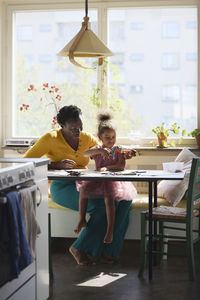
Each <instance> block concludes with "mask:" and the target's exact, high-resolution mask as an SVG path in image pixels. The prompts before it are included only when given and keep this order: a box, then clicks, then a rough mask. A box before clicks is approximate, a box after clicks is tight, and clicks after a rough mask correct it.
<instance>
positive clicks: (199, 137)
mask: <svg viewBox="0 0 200 300" xmlns="http://www.w3.org/2000/svg"><path fill="white" fill-rule="evenodd" d="M188 135H189V136H192V137H195V139H196V142H197V146H198V147H199V148H200V129H198V128H196V129H194V130H192V131H191V132H189V133H188Z"/></svg>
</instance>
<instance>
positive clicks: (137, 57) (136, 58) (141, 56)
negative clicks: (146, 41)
mask: <svg viewBox="0 0 200 300" xmlns="http://www.w3.org/2000/svg"><path fill="white" fill-rule="evenodd" d="M130 60H131V61H143V60H144V53H133V54H131V57H130Z"/></svg>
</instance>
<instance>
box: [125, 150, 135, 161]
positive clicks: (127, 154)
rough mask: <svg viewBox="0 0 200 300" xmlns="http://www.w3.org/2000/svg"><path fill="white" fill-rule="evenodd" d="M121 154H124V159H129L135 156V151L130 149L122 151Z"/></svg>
mask: <svg viewBox="0 0 200 300" xmlns="http://www.w3.org/2000/svg"><path fill="white" fill-rule="evenodd" d="M123 156H124V158H125V159H130V158H132V157H134V156H136V151H135V150H130V151H128V152H126V153H123Z"/></svg>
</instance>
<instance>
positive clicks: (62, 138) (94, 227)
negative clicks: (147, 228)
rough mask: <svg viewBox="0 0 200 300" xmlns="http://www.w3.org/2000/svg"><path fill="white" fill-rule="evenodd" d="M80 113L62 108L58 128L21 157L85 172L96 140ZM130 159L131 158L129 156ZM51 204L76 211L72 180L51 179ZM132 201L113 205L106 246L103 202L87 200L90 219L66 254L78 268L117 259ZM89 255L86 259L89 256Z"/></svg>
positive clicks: (72, 107) (58, 115)
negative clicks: (111, 229) (110, 234)
mask: <svg viewBox="0 0 200 300" xmlns="http://www.w3.org/2000/svg"><path fill="white" fill-rule="evenodd" d="M81 115H82V112H81V110H80V109H79V108H78V107H77V106H74V105H69V106H64V107H63V108H61V109H60V111H59V112H58V114H57V121H58V123H59V125H60V126H61V128H60V129H54V130H52V131H51V132H49V133H47V134H45V135H43V136H42V137H41V138H40V139H39V140H38V141H37V142H36V143H35V144H34V146H33V147H32V148H30V149H29V150H28V151H27V152H26V153H25V155H24V157H25V158H27V157H28V158H30V157H41V156H43V155H45V156H47V157H48V158H49V159H50V161H51V163H50V165H49V168H50V169H58V170H60V169H85V168H87V165H88V163H89V157H85V156H84V154H83V153H84V151H85V150H87V149H89V148H92V147H94V146H97V145H98V141H97V139H95V138H94V137H93V136H92V135H90V134H88V133H86V132H83V131H82V130H83V124H82V119H81ZM128 158H130V157H128ZM50 191H51V197H52V199H53V201H55V202H56V203H58V204H59V205H62V206H64V207H67V208H70V209H73V210H76V211H78V208H79V207H78V200H79V193H78V191H77V190H76V185H75V182H74V181H60V180H53V181H52V182H51V186H50ZM131 203H132V201H120V202H115V206H116V216H115V228H114V236H113V242H112V243H111V244H105V243H104V242H103V241H104V236H105V232H106V228H107V220H106V210H105V204H104V199H103V198H102V199H99V201H96V199H89V201H88V208H87V212H88V213H89V214H90V219H89V221H88V223H87V226H86V227H84V228H83V230H82V231H81V233H80V235H79V236H78V238H77V240H76V241H75V242H74V243H73V244H72V246H71V247H70V249H69V251H70V253H71V254H72V255H73V257H74V258H75V260H76V261H77V263H78V264H79V265H88V264H90V263H91V262H92V261H91V260H90V258H89V256H92V257H94V258H95V259H99V258H101V259H102V260H103V261H104V262H107V263H112V262H114V261H115V260H116V259H118V258H119V254H120V250H121V247H122V244H123V240H124V236H125V233H126V230H127V226H128V221H129V210H130V206H131ZM88 255H89V256H88Z"/></svg>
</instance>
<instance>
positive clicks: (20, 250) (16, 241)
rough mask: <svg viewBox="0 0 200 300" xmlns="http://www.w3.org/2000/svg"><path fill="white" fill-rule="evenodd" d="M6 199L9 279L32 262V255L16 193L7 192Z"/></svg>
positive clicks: (15, 276)
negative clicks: (9, 261) (9, 259)
mask: <svg viewBox="0 0 200 300" xmlns="http://www.w3.org/2000/svg"><path fill="white" fill-rule="evenodd" d="M6 197H7V203H6V204H5V205H7V216H8V221H9V223H8V224H9V229H8V234H9V243H10V247H9V248H10V258H11V279H13V278H17V277H18V275H19V274H20V272H21V271H22V270H23V269H24V268H26V267H27V266H28V265H29V264H30V263H31V262H32V261H33V258H32V255H31V251H30V248H29V244H28V240H27V236H26V230H25V225H24V218H23V214H22V208H21V204H20V196H19V194H18V192H16V191H14V192H9V193H7V194H6Z"/></svg>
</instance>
